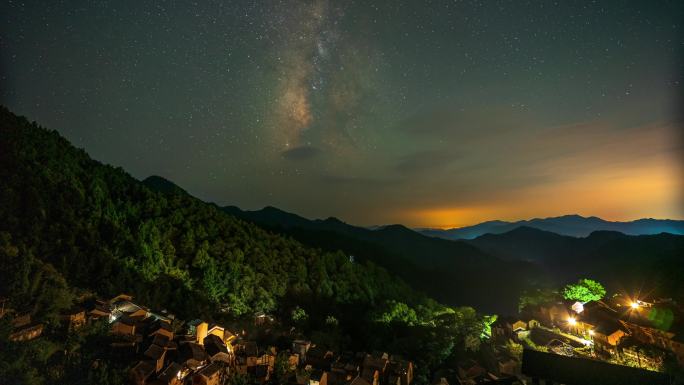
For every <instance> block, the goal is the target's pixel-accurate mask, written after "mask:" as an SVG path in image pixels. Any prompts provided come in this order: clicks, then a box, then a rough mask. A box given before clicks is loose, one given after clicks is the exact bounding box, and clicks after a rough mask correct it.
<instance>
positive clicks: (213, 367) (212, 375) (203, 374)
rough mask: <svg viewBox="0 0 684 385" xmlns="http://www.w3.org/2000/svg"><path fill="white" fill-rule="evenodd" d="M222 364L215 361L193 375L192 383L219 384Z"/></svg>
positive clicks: (200, 384)
mask: <svg viewBox="0 0 684 385" xmlns="http://www.w3.org/2000/svg"><path fill="white" fill-rule="evenodd" d="M220 380H221V365H220V364H218V363H216V362H213V363H211V364H209V365H207V366H206V367H204V368H203V369H202V370H200V371H199V372H198V373H197V374H195V375H194V376H193V377H192V385H219V383H220Z"/></svg>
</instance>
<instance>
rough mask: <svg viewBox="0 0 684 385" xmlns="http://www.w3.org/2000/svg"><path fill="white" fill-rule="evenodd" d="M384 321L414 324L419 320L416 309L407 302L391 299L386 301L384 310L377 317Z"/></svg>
mask: <svg viewBox="0 0 684 385" xmlns="http://www.w3.org/2000/svg"><path fill="white" fill-rule="evenodd" d="M377 320H378V321H380V322H383V323H392V322H400V323H405V324H408V325H413V324H415V323H417V322H418V316H417V315H416V311H415V310H413V309H411V308H410V307H409V306H408V305H407V304H405V303H403V302H399V301H394V300H390V301H387V302H386V303H385V307H384V310H383V311H382V312H381V313H380V315H379V316H378V317H377Z"/></svg>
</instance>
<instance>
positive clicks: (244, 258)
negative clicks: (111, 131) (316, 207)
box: [0, 109, 423, 316]
mask: <svg viewBox="0 0 684 385" xmlns="http://www.w3.org/2000/svg"><path fill="white" fill-rule="evenodd" d="M0 130H1V131H0V132H1V135H0V138H1V139H0V140H1V142H0V144H1V146H0V147H1V148H2V149H3V151H2V152H0V179H1V180H2V187H0V217H1V218H3V220H2V221H0V236H1V238H0V240H1V242H2V245H1V248H0V252H1V253H2V258H3V266H2V269H3V271H2V276H3V279H2V282H1V283H0V288H1V289H2V295H5V296H7V297H9V298H12V300H13V301H16V302H17V303H23V302H24V301H25V300H28V299H29V297H31V295H32V294H35V290H33V289H32V288H31V287H30V286H32V285H34V286H35V285H37V283H36V280H41V278H39V275H40V276H41V277H42V279H43V280H44V279H53V280H55V281H58V282H60V285H61V284H66V285H69V286H77V287H82V288H89V289H94V290H97V292H98V293H100V294H101V295H112V294H115V293H117V292H120V291H127V292H133V293H134V294H135V295H136V296H137V298H138V299H139V300H140V301H141V302H143V303H147V304H149V305H151V306H163V307H170V308H172V309H174V310H176V311H177V312H179V313H181V314H182V313H185V314H193V315H195V316H196V315H197V313H198V312H200V313H202V314H207V313H211V312H213V311H215V310H216V309H218V308H219V306H223V307H228V308H229V309H230V311H231V313H233V314H236V315H240V314H245V313H248V312H253V311H273V310H275V309H276V308H277V306H278V304H279V302H280V301H281V300H283V299H285V298H286V297H296V298H298V299H300V300H301V301H312V302H322V303H330V304H351V303H358V304H366V305H368V304H376V303H379V302H381V301H382V300H383V299H387V298H392V299H396V298H401V299H402V300H403V301H404V302H409V303H411V302H415V301H422V300H423V298H422V296H421V295H418V294H416V293H415V292H414V291H412V290H411V289H410V288H409V287H408V286H406V285H405V284H403V283H401V282H400V281H398V280H396V279H394V278H392V277H390V276H389V275H388V274H387V272H386V271H385V270H383V269H381V268H378V267H376V266H374V265H372V264H358V263H352V262H350V261H349V258H348V256H346V255H343V254H341V253H328V252H321V251H319V250H316V249H313V248H308V247H304V246H303V245H302V244H301V243H299V242H297V241H294V240H292V239H289V238H286V237H283V236H280V235H277V234H273V233H270V232H268V231H264V230H262V229H261V228H259V227H257V226H255V225H253V224H251V223H247V222H244V221H242V220H239V219H236V218H234V217H232V216H230V215H227V214H226V213H224V212H222V211H220V210H218V209H216V208H215V207H214V206H212V205H209V204H205V203H203V202H201V201H199V200H197V199H195V198H192V197H190V196H188V195H186V194H168V195H167V194H161V193H158V192H155V191H152V190H150V189H148V188H147V187H145V186H144V185H143V184H142V183H140V182H138V181H137V180H135V179H134V178H132V177H131V176H129V175H128V174H127V173H126V172H124V171H123V170H122V169H120V168H114V167H111V166H107V165H103V164H100V163H99V162H97V161H94V160H92V159H90V158H89V156H88V155H87V154H86V153H85V152H84V151H83V150H79V149H76V148H74V147H73V146H72V145H71V144H69V143H68V142H67V141H66V140H65V139H64V138H62V137H61V136H60V135H59V134H58V133H57V132H55V131H49V130H46V129H43V128H40V127H38V126H37V125H36V124H35V123H29V122H28V121H27V120H26V119H24V118H19V117H16V116H14V115H13V114H12V113H10V112H9V111H7V110H6V109H2V111H0ZM41 274H42V275H41ZM63 279H64V280H65V282H62V281H63ZM188 298H192V299H193V300H192V301H188V300H187V299H188Z"/></svg>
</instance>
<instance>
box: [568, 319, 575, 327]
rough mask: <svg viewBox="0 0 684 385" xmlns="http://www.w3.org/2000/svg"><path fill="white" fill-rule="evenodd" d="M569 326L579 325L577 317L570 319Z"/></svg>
mask: <svg viewBox="0 0 684 385" xmlns="http://www.w3.org/2000/svg"><path fill="white" fill-rule="evenodd" d="M568 324H570V326H575V325H576V324H577V320H576V319H575V317H570V318H568Z"/></svg>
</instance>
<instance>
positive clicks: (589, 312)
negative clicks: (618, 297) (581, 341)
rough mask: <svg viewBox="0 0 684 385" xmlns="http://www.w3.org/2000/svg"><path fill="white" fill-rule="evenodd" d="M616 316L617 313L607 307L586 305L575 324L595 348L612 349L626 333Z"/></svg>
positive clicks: (578, 330)
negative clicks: (591, 341) (592, 342)
mask: <svg viewBox="0 0 684 385" xmlns="http://www.w3.org/2000/svg"><path fill="white" fill-rule="evenodd" d="M618 318H619V315H618V313H617V312H616V311H614V310H612V309H609V308H607V307H604V306H592V307H590V306H587V307H586V310H585V311H584V313H583V314H582V317H581V319H579V320H578V321H577V324H576V325H575V326H576V330H577V332H578V333H579V334H581V335H584V336H585V337H588V338H591V339H592V340H593V341H594V344H595V346H596V348H598V349H602V350H605V351H613V350H614V349H615V347H616V346H617V345H618V344H619V343H620V339H622V338H623V337H625V336H626V335H627V329H626V328H625V327H624V326H623V325H622V324H621V323H620V322H619V321H618Z"/></svg>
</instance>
